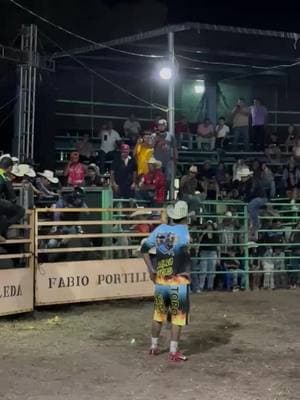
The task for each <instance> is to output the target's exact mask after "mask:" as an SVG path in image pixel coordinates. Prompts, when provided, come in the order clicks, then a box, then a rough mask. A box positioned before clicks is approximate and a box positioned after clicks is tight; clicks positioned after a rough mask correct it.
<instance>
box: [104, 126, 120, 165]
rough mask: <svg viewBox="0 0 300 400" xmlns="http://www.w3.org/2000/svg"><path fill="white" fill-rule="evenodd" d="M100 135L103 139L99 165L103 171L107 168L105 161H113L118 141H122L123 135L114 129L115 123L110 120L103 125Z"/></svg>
mask: <svg viewBox="0 0 300 400" xmlns="http://www.w3.org/2000/svg"><path fill="white" fill-rule="evenodd" d="M99 137H100V139H101V148H100V155H99V160H100V162H99V164H100V165H99V167H100V170H101V172H103V171H104V168H105V162H106V161H112V160H113V159H114V156H115V151H116V147H117V144H118V142H120V141H121V137H120V135H119V133H118V132H117V131H116V130H115V129H113V124H112V122H111V121H108V123H107V124H104V125H102V128H101V130H100V133H99Z"/></svg>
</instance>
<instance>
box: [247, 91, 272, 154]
mask: <svg viewBox="0 0 300 400" xmlns="http://www.w3.org/2000/svg"><path fill="white" fill-rule="evenodd" d="M250 112H251V126H252V132H253V143H254V149H255V150H257V151H263V150H264V149H265V140H266V138H265V134H266V130H265V126H266V124H267V117H268V111H267V109H266V107H265V106H263V105H262V102H261V100H260V99H254V100H253V105H252V106H251V107H250Z"/></svg>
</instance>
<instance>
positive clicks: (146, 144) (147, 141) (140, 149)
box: [133, 131, 154, 176]
mask: <svg viewBox="0 0 300 400" xmlns="http://www.w3.org/2000/svg"><path fill="white" fill-rule="evenodd" d="M153 152H154V138H153V136H152V134H151V132H149V131H145V132H144V133H143V136H142V137H141V138H140V139H138V141H137V144H136V146H135V148H134V151H133V154H134V156H135V160H136V163H137V174H138V176H141V175H145V174H147V173H148V171H149V168H148V161H149V160H150V158H152V157H153Z"/></svg>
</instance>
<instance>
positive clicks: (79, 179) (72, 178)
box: [64, 151, 86, 186]
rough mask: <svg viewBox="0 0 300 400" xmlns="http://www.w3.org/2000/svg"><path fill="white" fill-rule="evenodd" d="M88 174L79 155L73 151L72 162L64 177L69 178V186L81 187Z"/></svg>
mask: <svg viewBox="0 0 300 400" xmlns="http://www.w3.org/2000/svg"><path fill="white" fill-rule="evenodd" d="M85 174H86V168H85V166H84V165H83V164H82V163H81V162H80V159H79V153H78V152H77V151H72V153H71V154H70V161H69V162H68V165H67V166H66V169H65V172H64V176H65V177H67V182H68V185H70V186H80V185H82V184H83V181H84V178H85Z"/></svg>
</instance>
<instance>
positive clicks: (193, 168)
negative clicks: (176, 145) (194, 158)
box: [189, 165, 198, 174]
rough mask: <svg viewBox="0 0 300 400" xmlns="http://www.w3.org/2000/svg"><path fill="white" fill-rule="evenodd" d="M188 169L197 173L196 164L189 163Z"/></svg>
mask: <svg viewBox="0 0 300 400" xmlns="http://www.w3.org/2000/svg"><path fill="white" fill-rule="evenodd" d="M189 171H190V172H194V173H195V174H198V168H197V166H196V165H191V166H190V169H189Z"/></svg>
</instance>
